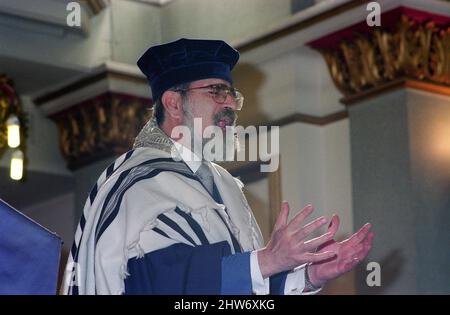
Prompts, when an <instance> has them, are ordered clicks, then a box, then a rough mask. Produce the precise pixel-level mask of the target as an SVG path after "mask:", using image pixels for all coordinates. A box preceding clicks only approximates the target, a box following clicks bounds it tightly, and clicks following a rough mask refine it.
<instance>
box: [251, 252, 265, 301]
mask: <svg viewBox="0 0 450 315" xmlns="http://www.w3.org/2000/svg"><path fill="white" fill-rule="evenodd" d="M250 273H251V277H252V291H253V294H256V295H267V294H269V293H270V280H269V279H268V278H266V279H263V276H262V274H261V270H260V269H259V262H258V252H257V251H252V252H251V254H250Z"/></svg>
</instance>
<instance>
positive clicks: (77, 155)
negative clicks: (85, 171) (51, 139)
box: [51, 92, 151, 169]
mask: <svg viewBox="0 0 450 315" xmlns="http://www.w3.org/2000/svg"><path fill="white" fill-rule="evenodd" d="M149 108H150V107H149V101H148V100H145V99H142V98H138V97H134V96H129V95H123V94H118V93H112V92H108V93H105V94H103V95H100V96H98V97H95V98H93V99H90V100H87V101H84V102H83V103H80V104H78V105H75V106H72V107H70V108H69V109H68V110H65V111H63V112H59V113H57V114H54V115H52V116H51V118H52V119H53V120H54V121H55V122H56V123H57V125H58V128H59V141H60V146H61V150H62V153H63V155H64V157H65V159H66V160H67V162H68V167H69V168H70V169H76V168H79V167H81V166H84V165H86V164H89V163H92V162H94V161H97V160H100V159H102V158H106V157H108V156H112V155H119V154H121V153H123V152H126V151H127V150H129V149H131V147H132V144H133V141H134V138H135V137H136V135H137V134H138V133H139V131H140V130H141V128H142V127H143V126H144V125H145V123H146V122H147V121H148V119H149V118H150V114H151V112H150V110H149Z"/></svg>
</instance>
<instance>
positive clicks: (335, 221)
mask: <svg viewBox="0 0 450 315" xmlns="http://www.w3.org/2000/svg"><path fill="white" fill-rule="evenodd" d="M339 225H340V219H339V216H338V215H336V214H335V215H333V217H332V218H331V222H330V225H329V226H328V232H331V233H333V235H336V233H337V231H338V229H339Z"/></svg>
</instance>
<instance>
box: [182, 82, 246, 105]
mask: <svg viewBox="0 0 450 315" xmlns="http://www.w3.org/2000/svg"><path fill="white" fill-rule="evenodd" d="M200 89H209V91H208V93H209V94H211V95H212V98H213V100H214V101H215V102H216V103H218V104H225V102H226V101H227V99H228V95H229V96H231V97H232V99H233V100H234V102H235V103H236V110H241V109H242V106H243V105H244V96H243V95H242V93H241V92H239V91H238V90H237V89H235V88H234V87H230V86H228V85H225V84H211V85H207V86H199V87H193V88H188V89H178V90H175V92H187V91H190V90H200Z"/></svg>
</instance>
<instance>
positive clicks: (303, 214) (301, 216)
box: [289, 205, 314, 230]
mask: <svg viewBox="0 0 450 315" xmlns="http://www.w3.org/2000/svg"><path fill="white" fill-rule="evenodd" d="M313 211H314V207H313V206H312V205H307V206H306V207H304V208H303V209H302V211H300V212H299V213H297V214H296V215H295V217H294V218H293V219H292V221H291V222H289V226H290V227H292V228H293V229H294V230H297V229H298V228H299V227H301V226H302V223H303V221H305V219H306V218H307V217H308V216H309V215H310V214H311V213H312V212H313Z"/></svg>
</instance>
